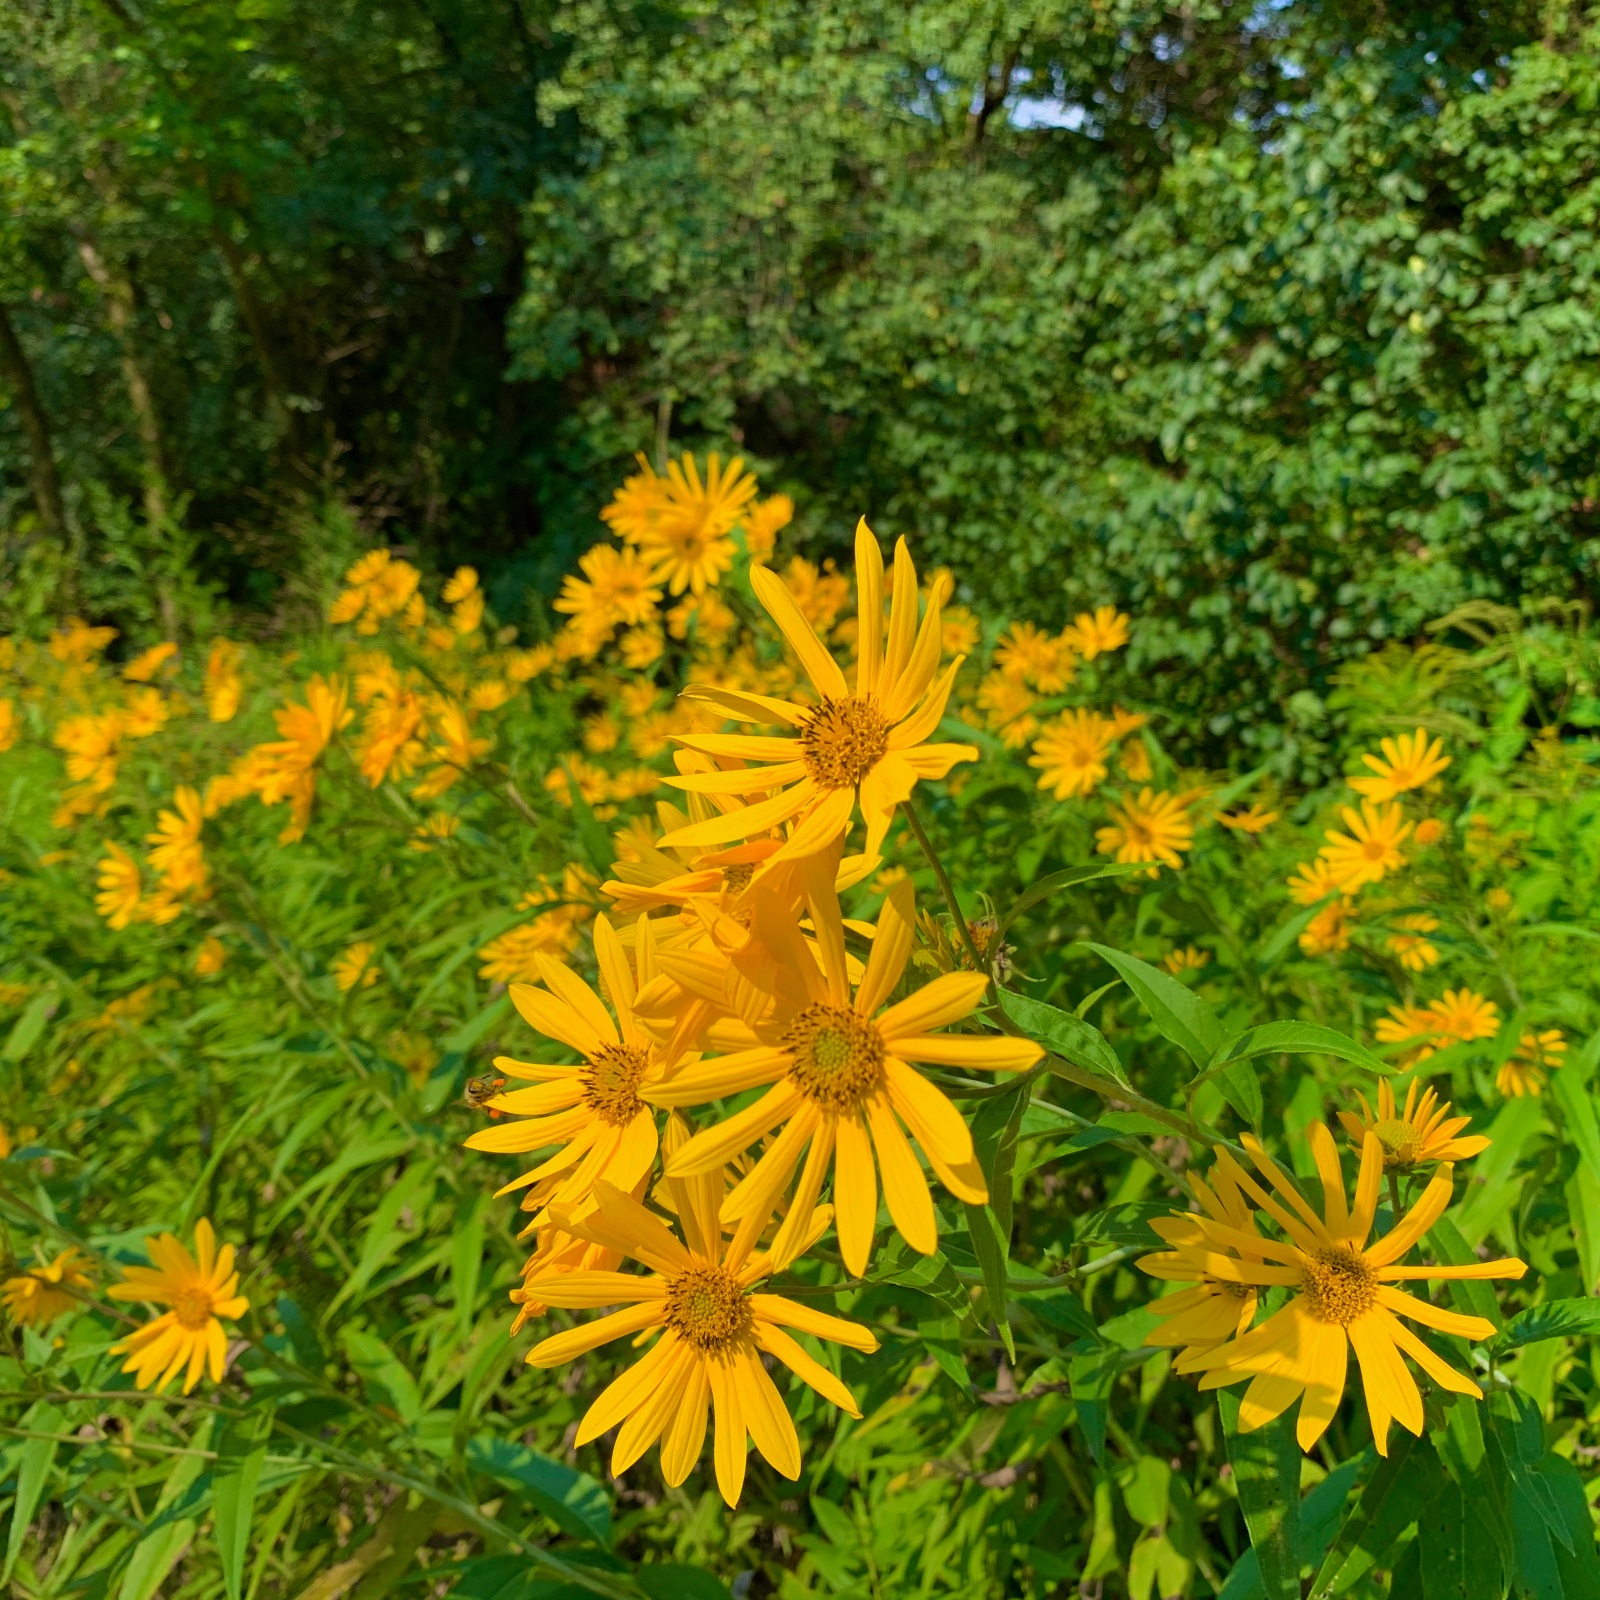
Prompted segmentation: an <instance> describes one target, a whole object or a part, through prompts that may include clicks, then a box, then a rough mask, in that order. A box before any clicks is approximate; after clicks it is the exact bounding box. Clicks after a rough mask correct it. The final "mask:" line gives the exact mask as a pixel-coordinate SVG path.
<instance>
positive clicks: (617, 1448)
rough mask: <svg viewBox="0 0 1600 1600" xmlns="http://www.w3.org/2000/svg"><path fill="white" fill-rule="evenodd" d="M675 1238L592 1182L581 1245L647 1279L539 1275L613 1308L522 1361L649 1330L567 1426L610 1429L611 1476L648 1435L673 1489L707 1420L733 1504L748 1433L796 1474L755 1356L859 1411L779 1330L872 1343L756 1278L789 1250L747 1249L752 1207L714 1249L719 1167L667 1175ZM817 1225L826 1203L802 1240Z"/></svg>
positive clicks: (552, 1296)
mask: <svg viewBox="0 0 1600 1600" xmlns="http://www.w3.org/2000/svg"><path fill="white" fill-rule="evenodd" d="M666 1187H667V1188H668V1190H669V1191H670V1194H671V1198H672V1200H673V1204H674V1208H675V1210H676V1211H677V1214H678V1221H679V1224H680V1226H681V1227H682V1229H683V1239H682V1240H679V1239H678V1237H677V1236H676V1235H675V1234H673V1233H672V1232H671V1230H670V1229H668V1227H667V1226H666V1224H665V1223H663V1222H662V1221H661V1220H660V1219H659V1218H658V1217H656V1216H655V1215H654V1214H653V1213H652V1212H649V1211H647V1210H646V1209H645V1208H644V1207H643V1206H642V1205H641V1204H639V1202H638V1201H637V1200H632V1199H630V1198H629V1197H628V1196H627V1195H625V1194H623V1193H621V1192H620V1191H619V1190H618V1189H616V1188H615V1187H613V1186H612V1185H611V1184H609V1183H606V1182H604V1181H602V1182H601V1183H599V1184H598V1185H597V1186H596V1205H595V1209H594V1210H593V1211H592V1212H591V1213H590V1214H589V1216H588V1217H587V1218H585V1219H583V1220H578V1219H567V1226H568V1227H569V1228H570V1229H571V1231H572V1232H573V1233H574V1234H575V1235H576V1236H577V1237H578V1238H580V1239H585V1240H588V1241H591V1242H593V1243H595V1244H599V1245H603V1246H606V1247H608V1248H611V1249H614V1250H616V1251H618V1252H619V1253H620V1254H622V1255H625V1256H629V1257H631V1258H632V1259H634V1260H636V1261H639V1262H641V1263H642V1264H643V1265H644V1266H645V1267H647V1268H649V1269H650V1270H649V1272H648V1273H647V1274H645V1275H638V1274H633V1273H622V1272H597V1271H581V1270H579V1271H573V1272H569V1273H566V1274H564V1275H562V1276H560V1277H557V1278H551V1279H547V1280H545V1281H544V1282H542V1283H541V1284H540V1286H539V1293H540V1294H541V1295H542V1296H543V1297H544V1298H545V1299H546V1300H548V1302H549V1303H550V1304H551V1305H558V1306H570V1307H591V1306H594V1307H598V1306H607V1305H620V1306H622V1307H623V1308H624V1309H622V1310H620V1311H613V1312H612V1313H611V1314H610V1315H609V1316H605V1317H601V1318H599V1319H598V1320H596V1321H594V1322H589V1323H585V1324H583V1325H582V1326H580V1327H576V1328H573V1329H571V1330H570V1331H568V1332H566V1333H558V1334H556V1335H555V1337H554V1338H550V1339H546V1340H545V1341H544V1342H543V1343H542V1344H538V1345H535V1346H534V1347H533V1349H532V1350H530V1351H529V1352H528V1361H529V1363H530V1365H532V1366H536V1367H556V1366H561V1365H563V1364H564V1363H566V1362H568V1361H571V1360H573V1359H574V1358H576V1357H577V1356H580V1355H583V1354H585V1353H586V1352H587V1351H590V1350H593V1349H596V1348H598V1347H599V1346H600V1345H603V1344H608V1343H609V1342H610V1341H611V1340H613V1339H621V1338H628V1337H633V1336H637V1335H643V1336H645V1337H647V1338H648V1337H650V1336H652V1335H654V1334H656V1333H657V1331H658V1330H659V1337H657V1338H656V1339H655V1342H654V1343H653V1344H652V1345H651V1346H650V1348H649V1350H648V1351H647V1352H646V1353H645V1355H644V1356H643V1357H641V1358H640V1360H639V1361H637V1362H636V1363H635V1364H634V1365H633V1366H631V1367H629V1368H628V1369H627V1370H626V1371H625V1372H623V1373H622V1375H621V1376H620V1377H618V1378H617V1379H615V1380H614V1381H613V1382H612V1383H611V1384H610V1385H609V1386H608V1387H607V1388H606V1389H605V1390H603V1391H602V1393H601V1394H600V1396H599V1397H598V1398H597V1399H596V1400H595V1402H594V1404H593V1405H592V1406H590V1407H589V1410H588V1412H587V1413H586V1414H585V1416H584V1418H583V1421H582V1422H581V1423H579V1425H578V1433H577V1437H576V1441H575V1442H576V1443H578V1444H580V1445H583V1444H587V1443H589V1442H590V1441H591V1440H593V1439H597V1438H599V1437H600V1435H601V1434H603V1433H605V1432H607V1431H608V1430H609V1429H611V1428H616V1427H617V1426H618V1424H619V1423H620V1424H621V1427H620V1428H619V1429H618V1433H617V1442H616V1444H615V1445H614V1446H613V1447H612V1454H611V1471H612V1475H613V1476H620V1475H621V1474H622V1473H624V1472H626V1471H627V1469H628V1468H629V1467H630V1466H632V1465H633V1463H634V1462H635V1461H637V1460H638V1459H639V1457H640V1456H642V1455H643V1454H644V1452H645V1451H646V1450H648V1449H649V1448H650V1446H651V1445H653V1444H654V1443H656V1441H657V1440H660V1441H661V1475H662V1477H663V1478H665V1479H666V1481H667V1483H668V1485H669V1486H671V1487H673V1488H676V1487H677V1486H678V1485H679V1484H681V1483H682V1482H683V1481H684V1479H685V1478H687V1477H688V1475H689V1472H690V1470H691V1469H692V1468H693V1466H694V1464H695V1462H696V1461H697V1460H698V1459H699V1456H700V1451H701V1448H702V1446H703V1445H704V1443H705V1436H706V1427H707V1422H708V1414H709V1420H710V1422H711V1427H712V1438H713V1441H714V1442H713V1445H712V1456H713V1460H714V1462H715V1466H716V1474H717V1487H718V1488H719V1489H720V1490H721V1491H722V1497H723V1499H724V1500H726V1501H727V1503H728V1504H729V1505H730V1506H733V1505H737V1504H738V1503H739V1496H740V1494H741V1493H742V1492H743V1489H744V1474H745V1456H746V1452H747V1450H748V1448H749V1446H748V1444H747V1442H746V1441H747V1440H754V1442H755V1446H756V1449H757V1450H759V1451H760V1452H761V1454H762V1455H763V1456H764V1457H765V1458H766V1459H767V1461H768V1462H770V1463H771V1465H772V1466H773V1468H774V1469H775V1470H776V1471H778V1472H779V1473H781V1474H782V1475H783V1476H784V1477H786V1478H790V1479H793V1478H798V1477H799V1476H800V1461H801V1458H800V1439H799V1436H798V1435H797V1434H796V1432H795V1428H794V1423H793V1421H792V1420H791V1419H790V1416H789V1411H788V1408H787V1407H786V1406H785V1405H784V1403H783V1397H782V1396H781V1395H780V1394H779V1393H778V1390H777V1386H776V1385H775V1384H774V1383H773V1381H772V1378H771V1377H770V1376H769V1374H768V1372H767V1368H766V1364H765V1362H764V1361H763V1359H762V1358H763V1356H768V1357H771V1358H772V1359H774V1360H776V1361H780V1362H782V1363H783V1365H784V1366H786V1367H788V1368H789V1370H790V1371H791V1372H793V1373H794V1374H795V1375H796V1376H797V1377H798V1378H800V1379H802V1380H803V1381H804V1382H805V1383H807V1384H809V1385H810V1386H811V1387H812V1388H813V1389H815V1390H816V1391H817V1393H818V1394H820V1395H821V1396H822V1397H823V1399H825V1400H828V1401H830V1402H831V1403H832V1404H834V1405H836V1406H838V1407H839V1409H840V1410H841V1411H844V1412H846V1413H847V1414H849V1415H850V1416H852V1417H859V1416H860V1415H861V1411H860V1408H859V1407H858V1406H857V1405H856V1403H855V1398H854V1397H853V1396H852V1395H851V1393H850V1391H849V1390H848V1389H847V1388H846V1387H845V1386H844V1385H843V1384H842V1383H841V1382H840V1381H839V1380H838V1379H837V1378H836V1377H835V1376H834V1375H833V1374H832V1373H831V1372H830V1371H829V1370H828V1369H827V1368H826V1367H824V1366H823V1365H822V1364H821V1363H820V1362H819V1361H817V1360H816V1358H815V1357H813V1356H811V1355H809V1354H807V1352H806V1351H805V1350H804V1349H803V1348H802V1347H801V1345H800V1344H799V1342H798V1341H797V1340H796V1339H795V1338H794V1336H793V1334H792V1333H791V1332H790V1331H789V1330H790V1329H794V1330H796V1331H798V1332H802V1333H809V1334H812V1335H814V1336H816V1337H817V1338H821V1339H828V1340H831V1341H833V1342H834V1343H836V1344H843V1345H846V1346H848V1347H849V1348H851V1349H854V1350H860V1351H863V1352H865V1353H867V1354H870V1353H871V1352H872V1351H874V1350H876V1349H877V1348H878V1341H877V1339H876V1338H874V1337H873V1335H872V1334H871V1333H870V1332H869V1331H868V1330H867V1329H866V1328H863V1327H861V1326H860V1325H859V1324H857V1323H853V1322H846V1321H844V1320H843V1319H841V1318H839V1317H832V1316H829V1315H827V1313H825V1312H822V1311H816V1310H813V1309H812V1308H811V1307H810V1306H803V1305H799V1304H797V1303H796V1302H795V1301H793V1300H788V1299H785V1298H784V1297H783V1296H781V1295H776V1294H763V1293H761V1292H759V1290H758V1289H757V1287H756V1286H757V1285H758V1284H759V1283H760V1281H761V1280H762V1279H763V1278H764V1277H767V1276H769V1275H770V1274H771V1273H773V1272H776V1271H779V1270H781V1269H782V1268H783V1267H784V1266H785V1265H787V1263H788V1261H789V1260H790V1259H792V1258H791V1257H790V1256H787V1255H783V1254H780V1253H779V1252H778V1251H777V1250H776V1249H774V1250H773V1251H772V1253H771V1254H763V1253H761V1252H759V1251H756V1250H755V1249H754V1248H753V1246H754V1244H755V1242H756V1239H757V1238H758V1237H759V1235H760V1232H761V1229H762V1228H763V1227H764V1226H765V1224H766V1221H767V1216H766V1214H760V1215H755V1214H753V1215H751V1216H750V1217H748V1218H747V1219H746V1220H745V1222H744V1223H743V1224H742V1225H741V1226H740V1228H739V1229H738V1230H737V1232H736V1233H735V1234H734V1236H733V1239H732V1240H731V1241H730V1242H728V1243H727V1244H726V1245H724V1242H723V1236H722V1224H721V1222H720V1220H719V1218H718V1205H719V1202H720V1201H721V1199H722V1190H723V1181H722V1173H721V1170H720V1169H713V1170H711V1171H708V1172H706V1173H703V1174H701V1175H699V1176H697V1177H692V1178H671V1177H669V1178H668V1179H667V1180H666ZM826 1225H827V1209H826V1208H825V1207H824V1208H821V1209H820V1210H819V1211H818V1212H817V1213H815V1214H814V1215H812V1216H810V1217H808V1218H807V1225H806V1227H805V1228H804V1230H803V1231H802V1232H801V1233H800V1234H799V1236H798V1237H799V1239H800V1240H801V1241H803V1242H807V1243H808V1242H810V1240H811V1239H814V1238H815V1237H816V1235H817V1234H818V1233H820V1232H821V1231H822V1228H823V1227H825V1226H826Z"/></svg>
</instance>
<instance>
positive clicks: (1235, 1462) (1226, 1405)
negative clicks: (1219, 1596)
mask: <svg viewBox="0 0 1600 1600" xmlns="http://www.w3.org/2000/svg"><path fill="white" fill-rule="evenodd" d="M1217 1405H1218V1409H1219V1410H1220V1412H1221V1414H1222V1432H1223V1436H1224V1438H1225V1439H1226V1441H1227V1446H1228V1460H1229V1462H1230V1463H1231V1464H1232V1466H1233V1476H1234V1481H1235V1483H1236V1484H1237V1485H1238V1490H1239V1509H1240V1510H1241V1511H1242V1512H1243V1513H1244V1522H1245V1527H1246V1528H1247V1529H1249V1532H1250V1548H1251V1549H1252V1550H1254V1551H1255V1553H1256V1568H1257V1571H1258V1573H1259V1575H1260V1579H1261V1592H1262V1593H1263V1594H1264V1595H1265V1596H1266V1600H1300V1555H1299V1550H1300V1447H1299V1445H1297V1444H1296V1443H1295V1438H1294V1423H1293V1420H1292V1419H1291V1418H1290V1417H1288V1416H1287V1415H1285V1416H1280V1417H1275V1418H1274V1419H1273V1420H1272V1421H1271V1422H1269V1423H1268V1424H1267V1425H1266V1426H1265V1427H1264V1428H1257V1429H1256V1430H1255V1431H1254V1432H1253V1433H1240V1432H1239V1397H1238V1396H1237V1395H1236V1394H1233V1393H1232V1392H1231V1391H1229V1390H1227V1389H1224V1390H1221V1391H1219V1393H1218V1395H1217Z"/></svg>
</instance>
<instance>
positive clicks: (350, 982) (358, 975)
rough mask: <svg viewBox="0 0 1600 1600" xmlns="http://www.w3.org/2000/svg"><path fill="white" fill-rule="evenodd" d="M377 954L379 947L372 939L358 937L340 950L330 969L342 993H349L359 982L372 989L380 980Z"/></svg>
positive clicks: (364, 987)
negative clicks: (347, 946)
mask: <svg viewBox="0 0 1600 1600" xmlns="http://www.w3.org/2000/svg"><path fill="white" fill-rule="evenodd" d="M377 954H378V947H377V945H375V944H374V943H373V942H372V940H370V939H357V940H356V942H355V943H354V944H353V945H351V946H350V947H349V948H348V949H346V950H341V951H340V952H339V954H338V955H337V956H336V957H335V958H334V961H333V965H332V966H331V967H329V969H328V970H329V971H330V972H331V973H332V974H333V981H334V982H335V983H336V984H337V985H338V986H339V992H340V993H341V994H348V993H349V992H350V990H352V989H353V988H355V986H356V985H357V984H360V985H361V987H362V988H363V989H370V988H371V987H372V986H373V984H375V983H376V982H377V981H378V967H377V962H376V960H375V958H376V956H377Z"/></svg>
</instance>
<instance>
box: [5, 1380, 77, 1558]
mask: <svg viewBox="0 0 1600 1600" xmlns="http://www.w3.org/2000/svg"><path fill="white" fill-rule="evenodd" d="M63 1425H64V1424H63V1419H62V1416H61V1413H60V1412H59V1411H58V1410H57V1409H56V1408H55V1407H54V1406H53V1405H51V1404H50V1403H49V1402H48V1401H45V1400H40V1401H37V1402H36V1403H35V1404H34V1405H32V1406H30V1407H29V1408H28V1410H27V1411H26V1412H24V1413H23V1417H22V1423H21V1426H22V1427H24V1428H26V1429H27V1430H28V1431H29V1432H31V1433H60V1432H61V1430H62V1427H63ZM57 1447H58V1441H56V1440H55V1439H26V1440H24V1441H23V1443H22V1447H21V1449H20V1450H19V1451H18V1452H17V1490H16V1496H15V1498H14V1499H13V1500H12V1502H11V1531H10V1533H9V1534H8V1535H7V1537H6V1564H5V1569H4V1570H3V1571H0V1583H6V1582H9V1581H10V1578H11V1569H12V1568H13V1567H14V1566H16V1564H17V1557H18V1556H19V1555H21V1554H22V1541H23V1540H24V1539H25V1538H26V1537H27V1535H28V1529H29V1527H30V1526H31V1524H32V1522H33V1514H34V1512H35V1511H36V1510H37V1509H38V1507H39V1498H40V1496H41V1495H42V1494H43V1493H44V1486H45V1482H46V1480H47V1479H48V1478H49V1476H50V1467H51V1465H52V1463H53V1462H54V1461H55V1459H56V1449H57Z"/></svg>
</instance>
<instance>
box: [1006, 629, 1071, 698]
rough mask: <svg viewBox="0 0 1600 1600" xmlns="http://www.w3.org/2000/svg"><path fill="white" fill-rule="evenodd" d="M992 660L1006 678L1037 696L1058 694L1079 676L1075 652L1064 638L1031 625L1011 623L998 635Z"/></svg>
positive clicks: (1064, 636)
mask: <svg viewBox="0 0 1600 1600" xmlns="http://www.w3.org/2000/svg"><path fill="white" fill-rule="evenodd" d="M994 660H995V665H996V667H998V668H999V670H1000V671H1001V672H1003V673H1004V674H1005V675H1006V676H1007V677H1008V678H1015V679H1018V680H1020V681H1021V682H1023V683H1026V684H1027V685H1028V686H1029V687H1030V688H1033V689H1037V690H1038V691H1039V693H1040V694H1059V693H1060V692H1061V690H1063V689H1065V688H1066V687H1067V685H1068V684H1069V683H1071V682H1072V680H1073V679H1074V678H1075V677H1076V676H1077V673H1078V656H1077V651H1076V650H1075V649H1074V648H1073V646H1072V644H1071V642H1070V641H1069V640H1068V639H1067V637H1066V635H1065V634H1059V635H1052V634H1048V633H1046V632H1045V631H1044V630H1043V629H1042V628H1037V627H1035V626H1034V625H1033V623H1031V622H1013V623H1012V624H1011V626H1010V627H1009V628H1007V629H1006V631H1005V632H1004V633H1003V634H1001V635H1000V641H999V643H998V644H997V645H996V646H995V652H994Z"/></svg>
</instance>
